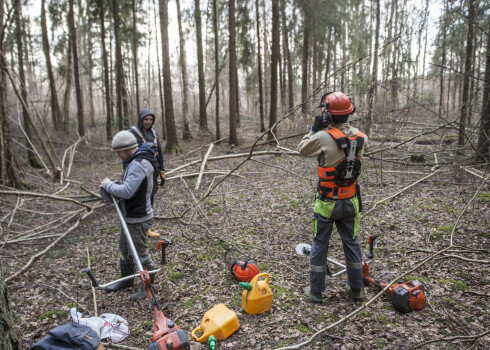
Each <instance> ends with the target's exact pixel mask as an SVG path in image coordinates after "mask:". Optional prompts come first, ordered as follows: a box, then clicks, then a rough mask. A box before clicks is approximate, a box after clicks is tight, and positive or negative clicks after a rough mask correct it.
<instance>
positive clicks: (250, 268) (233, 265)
mask: <svg viewBox="0 0 490 350" xmlns="http://www.w3.org/2000/svg"><path fill="white" fill-rule="evenodd" d="M230 255H231V258H230ZM225 261H226V262H227V263H228V264H229V265H230V271H231V273H232V275H233V276H235V278H236V279H237V280H239V281H241V282H250V281H251V280H252V278H254V277H255V276H256V275H257V274H258V273H259V268H258V267H257V265H255V264H254V263H252V262H249V261H248V259H247V260H245V261H239V260H238V259H237V258H235V255H233V253H232V250H231V249H228V250H227V251H226V253H225Z"/></svg>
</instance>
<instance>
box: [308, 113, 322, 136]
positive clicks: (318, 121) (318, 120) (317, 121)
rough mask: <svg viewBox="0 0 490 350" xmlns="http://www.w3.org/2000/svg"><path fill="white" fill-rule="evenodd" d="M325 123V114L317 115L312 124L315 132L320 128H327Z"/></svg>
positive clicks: (312, 129)
mask: <svg viewBox="0 0 490 350" xmlns="http://www.w3.org/2000/svg"><path fill="white" fill-rule="evenodd" d="M323 123H324V121H323V116H322V115H317V116H316V117H315V121H314V123H313V125H312V126H311V131H313V132H314V133H317V132H319V131H320V130H323V129H325V126H324V125H323Z"/></svg>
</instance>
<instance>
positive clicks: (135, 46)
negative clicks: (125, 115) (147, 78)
mask: <svg viewBox="0 0 490 350" xmlns="http://www.w3.org/2000/svg"><path fill="white" fill-rule="evenodd" d="M131 5H132V8H133V37H132V39H133V42H132V44H133V66H134V84H135V87H136V110H137V111H138V113H139V111H140V89H139V83H138V81H139V75H138V40H137V38H136V34H137V31H136V28H137V24H136V23H137V18H136V17H137V11H136V0H132V4H131Z"/></svg>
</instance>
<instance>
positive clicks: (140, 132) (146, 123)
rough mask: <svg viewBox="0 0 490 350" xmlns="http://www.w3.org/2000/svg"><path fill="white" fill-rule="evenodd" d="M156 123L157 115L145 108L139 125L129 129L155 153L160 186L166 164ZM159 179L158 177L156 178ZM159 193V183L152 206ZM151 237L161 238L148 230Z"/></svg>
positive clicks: (154, 187)
mask: <svg viewBox="0 0 490 350" xmlns="http://www.w3.org/2000/svg"><path fill="white" fill-rule="evenodd" d="M154 123H155V115H154V114H153V112H152V111H150V110H149V109H148V108H143V109H142V110H141V112H140V114H139V118H138V125H135V126H133V127H131V128H130V129H129V132H130V133H132V134H133V135H134V136H135V137H136V140H137V141H138V145H139V146H141V145H142V144H144V143H145V144H147V145H148V147H149V148H150V149H152V150H153V152H154V153H155V158H156V161H157V163H158V170H159V174H160V186H163V185H164V183H165V162H164V160H163V152H162V146H161V145H160V139H159V137H158V132H157V130H156V129H155V128H154V127H153V124H154ZM156 178H158V177H156ZM157 191H158V186H157V183H155V184H154V186H153V193H152V196H151V205H153V202H154V199H155V193H156V192H157ZM148 236H149V237H160V234H159V233H158V232H155V231H151V230H148Z"/></svg>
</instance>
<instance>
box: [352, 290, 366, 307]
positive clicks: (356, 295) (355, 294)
mask: <svg viewBox="0 0 490 350" xmlns="http://www.w3.org/2000/svg"><path fill="white" fill-rule="evenodd" d="M361 291H362V289H357V288H352V287H350V295H351V296H352V298H353V299H354V302H355V303H356V304H357V303H362V302H363V301H364V300H363V299H362V294H361Z"/></svg>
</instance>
